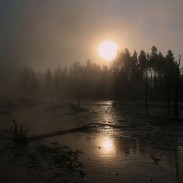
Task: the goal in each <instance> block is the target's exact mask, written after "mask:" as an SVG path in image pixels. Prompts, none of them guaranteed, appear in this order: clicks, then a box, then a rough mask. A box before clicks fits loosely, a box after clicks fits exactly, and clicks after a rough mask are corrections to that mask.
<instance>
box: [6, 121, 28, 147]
mask: <svg viewBox="0 0 183 183" xmlns="http://www.w3.org/2000/svg"><path fill="white" fill-rule="evenodd" d="M11 120H12V122H13V125H14V128H12V127H10V129H9V131H8V132H9V133H10V134H11V137H12V139H13V141H14V142H15V143H16V144H26V143H27V140H28V138H27V130H25V129H23V127H22V126H20V127H19V126H18V124H17V122H16V121H15V120H14V119H11Z"/></svg>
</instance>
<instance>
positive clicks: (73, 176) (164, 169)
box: [0, 100, 183, 183]
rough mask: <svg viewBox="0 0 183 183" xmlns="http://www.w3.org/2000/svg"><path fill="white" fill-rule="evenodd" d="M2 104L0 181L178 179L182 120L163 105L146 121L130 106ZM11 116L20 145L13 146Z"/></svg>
mask: <svg viewBox="0 0 183 183" xmlns="http://www.w3.org/2000/svg"><path fill="white" fill-rule="evenodd" d="M1 103H2V104H1V107H0V135H1V136H0V182H1V183H12V182H13V183H16V182H17V183H22V182H30V183H33V182H34V183H39V182H40V183H43V182H54V183H57V182H61V183H62V182H63V183H64V182H81V183H82V182H88V183H113V182H114V183H118V182H120V183H121V182H124V183H134V182H136V183H147V182H156V183H164V182H166V183H181V182H183V122H178V123H177V122H175V121H174V120H172V119H171V117H169V116H167V115H166V109H165V108H163V106H162V105H159V104H158V105H153V106H151V108H150V109H149V113H150V115H149V116H147V117H145V116H144V107H143V106H142V105H137V104H136V103H132V102H131V103H129V102H128V103H126V102H114V101H95V102H94V101H92V102H91V101H87V102H83V103H82V105H81V108H78V107H77V105H75V104H73V103H72V102H62V103H60V102H53V101H52V102H40V101H33V100H14V101H12V102H9V104H8V105H5V104H6V103H3V102H1ZM11 119H15V121H16V122H17V124H18V127H17V128H18V129H20V126H22V128H23V131H24V129H26V130H27V131H28V136H27V137H28V138H27V143H14V141H13V140H12V138H13V135H12V134H10V133H8V132H7V131H8V130H9V131H10V126H11V129H12V130H13V129H14V128H15V126H14V124H13V122H12V120H11Z"/></svg>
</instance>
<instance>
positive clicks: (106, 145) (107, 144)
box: [101, 137, 114, 153]
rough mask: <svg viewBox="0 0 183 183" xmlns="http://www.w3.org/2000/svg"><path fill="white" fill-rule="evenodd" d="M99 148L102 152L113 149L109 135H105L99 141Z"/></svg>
mask: <svg viewBox="0 0 183 183" xmlns="http://www.w3.org/2000/svg"><path fill="white" fill-rule="evenodd" d="M101 150H102V152H103V153H112V152H113V151H114V143H113V140H112V139H111V138H109V137H105V138H103V139H102V142H101Z"/></svg>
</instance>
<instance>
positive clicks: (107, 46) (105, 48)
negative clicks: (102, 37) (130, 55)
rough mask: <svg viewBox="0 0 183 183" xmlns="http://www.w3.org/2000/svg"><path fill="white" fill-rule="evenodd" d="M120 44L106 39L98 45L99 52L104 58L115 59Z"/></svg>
mask: <svg viewBox="0 0 183 183" xmlns="http://www.w3.org/2000/svg"><path fill="white" fill-rule="evenodd" d="M117 51H118V45H117V44H116V43H115V42H114V41H104V42H102V43H101V44H100V45H99V47H98V53H99V55H100V57H101V58H102V59H104V60H107V61H110V60H113V59H114V58H115V56H116V54H117Z"/></svg>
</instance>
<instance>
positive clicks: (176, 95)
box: [174, 55, 181, 120]
mask: <svg viewBox="0 0 183 183" xmlns="http://www.w3.org/2000/svg"><path fill="white" fill-rule="evenodd" d="M180 60H181V55H179V60H178V62H177V63H176V81H175V101H174V115H175V119H176V120H178V119H179V108H178V95H179V80H180V72H181V69H180Z"/></svg>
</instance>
